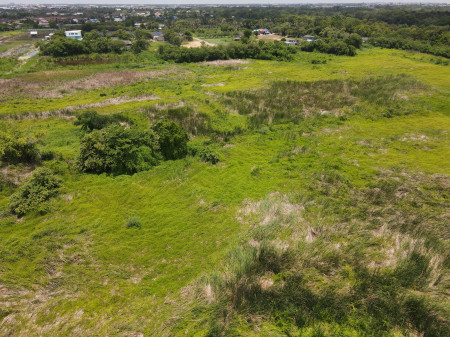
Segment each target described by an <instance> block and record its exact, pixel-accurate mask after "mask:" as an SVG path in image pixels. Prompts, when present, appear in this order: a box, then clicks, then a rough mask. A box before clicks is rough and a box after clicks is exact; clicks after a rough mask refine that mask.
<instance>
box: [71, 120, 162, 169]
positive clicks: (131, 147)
mask: <svg viewBox="0 0 450 337" xmlns="http://www.w3.org/2000/svg"><path fill="white" fill-rule="evenodd" d="M161 159H162V155H161V153H160V152H159V144H158V139H157V136H156V135H155V134H154V133H153V132H152V131H140V130H137V129H127V128H125V127H123V126H121V125H111V126H108V127H106V128H104V129H101V130H95V131H93V132H92V133H89V134H87V135H85V136H84V137H83V139H82V140H81V146H80V155H79V158H78V167H79V168H80V169H81V170H82V171H85V172H92V173H103V172H108V173H113V174H133V173H135V172H139V171H143V170H147V169H149V168H150V167H152V166H154V165H156V164H157V163H158V162H159V161H160V160H161Z"/></svg>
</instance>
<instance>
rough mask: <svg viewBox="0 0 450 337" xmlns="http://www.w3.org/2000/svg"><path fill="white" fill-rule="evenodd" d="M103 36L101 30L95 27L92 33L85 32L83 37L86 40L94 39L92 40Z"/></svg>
mask: <svg viewBox="0 0 450 337" xmlns="http://www.w3.org/2000/svg"><path fill="white" fill-rule="evenodd" d="M102 37H103V36H102V34H100V32H99V31H98V30H96V29H94V30H93V31H91V32H90V33H86V34H84V36H83V39H84V40H85V41H92V40H97V39H101V38H102Z"/></svg>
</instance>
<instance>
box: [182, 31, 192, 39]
mask: <svg viewBox="0 0 450 337" xmlns="http://www.w3.org/2000/svg"><path fill="white" fill-rule="evenodd" d="M184 38H185V39H186V40H187V41H193V40H194V37H193V36H192V33H191V32H189V31H188V32H186V33H184Z"/></svg>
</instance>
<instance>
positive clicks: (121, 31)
mask: <svg viewBox="0 0 450 337" xmlns="http://www.w3.org/2000/svg"><path fill="white" fill-rule="evenodd" d="M114 36H117V37H118V38H119V39H122V40H131V39H132V38H133V35H131V34H130V33H128V32H127V31H126V30H124V29H119V30H118V31H117V32H115V33H114Z"/></svg>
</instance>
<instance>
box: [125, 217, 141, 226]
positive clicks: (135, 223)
mask: <svg viewBox="0 0 450 337" xmlns="http://www.w3.org/2000/svg"><path fill="white" fill-rule="evenodd" d="M126 225H127V228H142V222H141V220H140V219H139V218H138V217H137V216H132V217H129V218H128V220H127V224H126Z"/></svg>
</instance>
